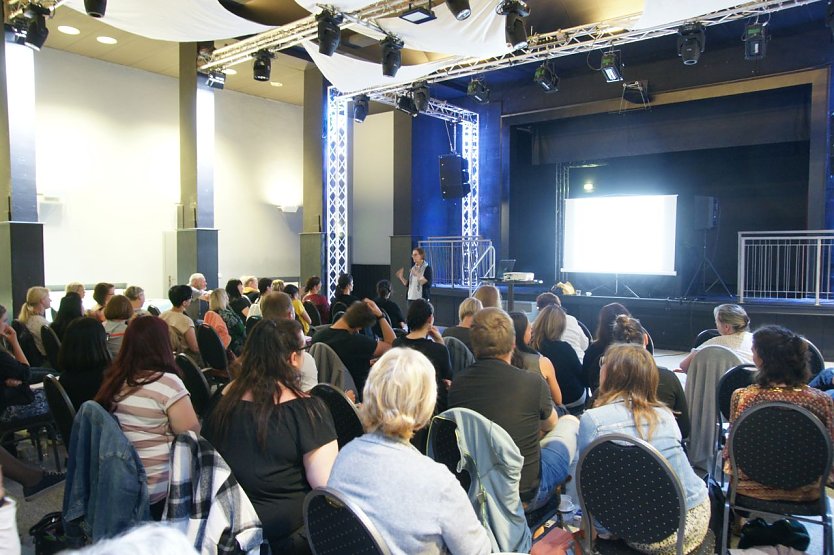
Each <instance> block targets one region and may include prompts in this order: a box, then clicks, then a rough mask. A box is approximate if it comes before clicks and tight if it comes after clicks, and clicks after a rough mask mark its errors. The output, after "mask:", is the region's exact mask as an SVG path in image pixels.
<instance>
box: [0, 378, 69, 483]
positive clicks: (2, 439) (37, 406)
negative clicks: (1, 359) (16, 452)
mask: <svg viewBox="0 0 834 555" xmlns="http://www.w3.org/2000/svg"><path fill="white" fill-rule="evenodd" d="M33 391H34V394H35V396H34V400H33V401H32V402H31V403H29V404H27V405H15V406H11V407H7V408H6V412H5V413H4V417H5V419H4V420H0V444H5V443H6V440H7V439H8V438H9V436H11V439H10V441H11V442H12V443H19V442H20V441H24V440H25V438H21V439H16V438H15V434H17V433H18V432H22V431H28V433H29V435H28V439H30V440H31V441H32V444H33V445H34V446H35V449H36V450H37V453H38V461H41V462H43V447H42V446H41V430H42V429H46V434H47V438H52V454H53V456H54V457H55V468H56V469H57V470H58V471H59V472H60V471H61V459H60V456H59V454H58V442H57V440H56V439H55V438H56V432H55V419H54V418H53V417H52V414H51V412H50V410H49V403H48V401H47V399H46V394H45V393H46V392H45V391H40V390H37V389H36V390H33Z"/></svg>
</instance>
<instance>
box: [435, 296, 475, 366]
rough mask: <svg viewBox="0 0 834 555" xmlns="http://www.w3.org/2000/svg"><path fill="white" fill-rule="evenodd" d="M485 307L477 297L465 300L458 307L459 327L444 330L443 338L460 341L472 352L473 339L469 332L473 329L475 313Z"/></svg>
mask: <svg viewBox="0 0 834 555" xmlns="http://www.w3.org/2000/svg"><path fill="white" fill-rule="evenodd" d="M483 307H484V305H483V303H481V301H479V300H478V299H476V298H475V297H468V298H466V299H463V302H462V303H460V306H459V307H458V318H459V323H458V325H457V326H451V327H448V328H446V329H445V330H443V337H454V338H455V339H460V340H461V341H462V342H463V344H464V345H466V348H467V349H469V351H470V352H472V337H471V336H470V335H469V330H470V329H471V328H472V318H474V317H475V313H476V312H478V311H479V310H481V309H482V308H483Z"/></svg>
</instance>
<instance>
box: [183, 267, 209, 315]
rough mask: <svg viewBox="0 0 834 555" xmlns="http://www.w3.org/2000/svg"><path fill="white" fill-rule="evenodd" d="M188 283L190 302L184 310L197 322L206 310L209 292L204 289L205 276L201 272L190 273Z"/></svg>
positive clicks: (205, 285)
mask: <svg viewBox="0 0 834 555" xmlns="http://www.w3.org/2000/svg"><path fill="white" fill-rule="evenodd" d="M188 285H189V286H191V304H189V305H188V308H187V309H186V311H185V312H186V314H188V317H189V318H191V319H192V320H194V322H199V321H200V320H202V319H203V316H205V314H206V312H207V311H208V300H209V292H208V291H206V287H207V286H208V285H207V284H206V276H204V275H203V274H201V273H194V274H191V277H189V278H188Z"/></svg>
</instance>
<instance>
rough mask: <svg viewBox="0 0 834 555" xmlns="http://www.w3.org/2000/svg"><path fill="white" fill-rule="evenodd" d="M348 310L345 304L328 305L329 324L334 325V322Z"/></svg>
mask: <svg viewBox="0 0 834 555" xmlns="http://www.w3.org/2000/svg"><path fill="white" fill-rule="evenodd" d="M347 309H348V307H347V305H346V304H345V303H341V302H335V303H333V304H332V305H330V323H331V324H335V323H336V320H338V319H339V318H341V316H342V314H344V313H345V311H346V310H347Z"/></svg>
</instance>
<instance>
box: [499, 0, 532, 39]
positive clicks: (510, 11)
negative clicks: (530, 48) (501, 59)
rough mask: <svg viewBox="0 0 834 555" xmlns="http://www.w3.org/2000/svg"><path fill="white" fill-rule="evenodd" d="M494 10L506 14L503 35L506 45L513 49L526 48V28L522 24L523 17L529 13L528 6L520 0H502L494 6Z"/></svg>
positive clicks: (523, 22)
mask: <svg viewBox="0 0 834 555" xmlns="http://www.w3.org/2000/svg"><path fill="white" fill-rule="evenodd" d="M495 12H496V13H498V14H499V15H503V16H506V21H505V22H504V36H505V37H506V40H507V46H510V47H512V49H513V50H518V49H520V48H527V29H526V28H525V26H524V24H525V21H524V18H525V17H527V16H528V15H530V8H529V7H528V6H527V4H526V3H525V2H522V1H521V0H503V1H502V2H501V3H500V4H498V7H497V8H495Z"/></svg>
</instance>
